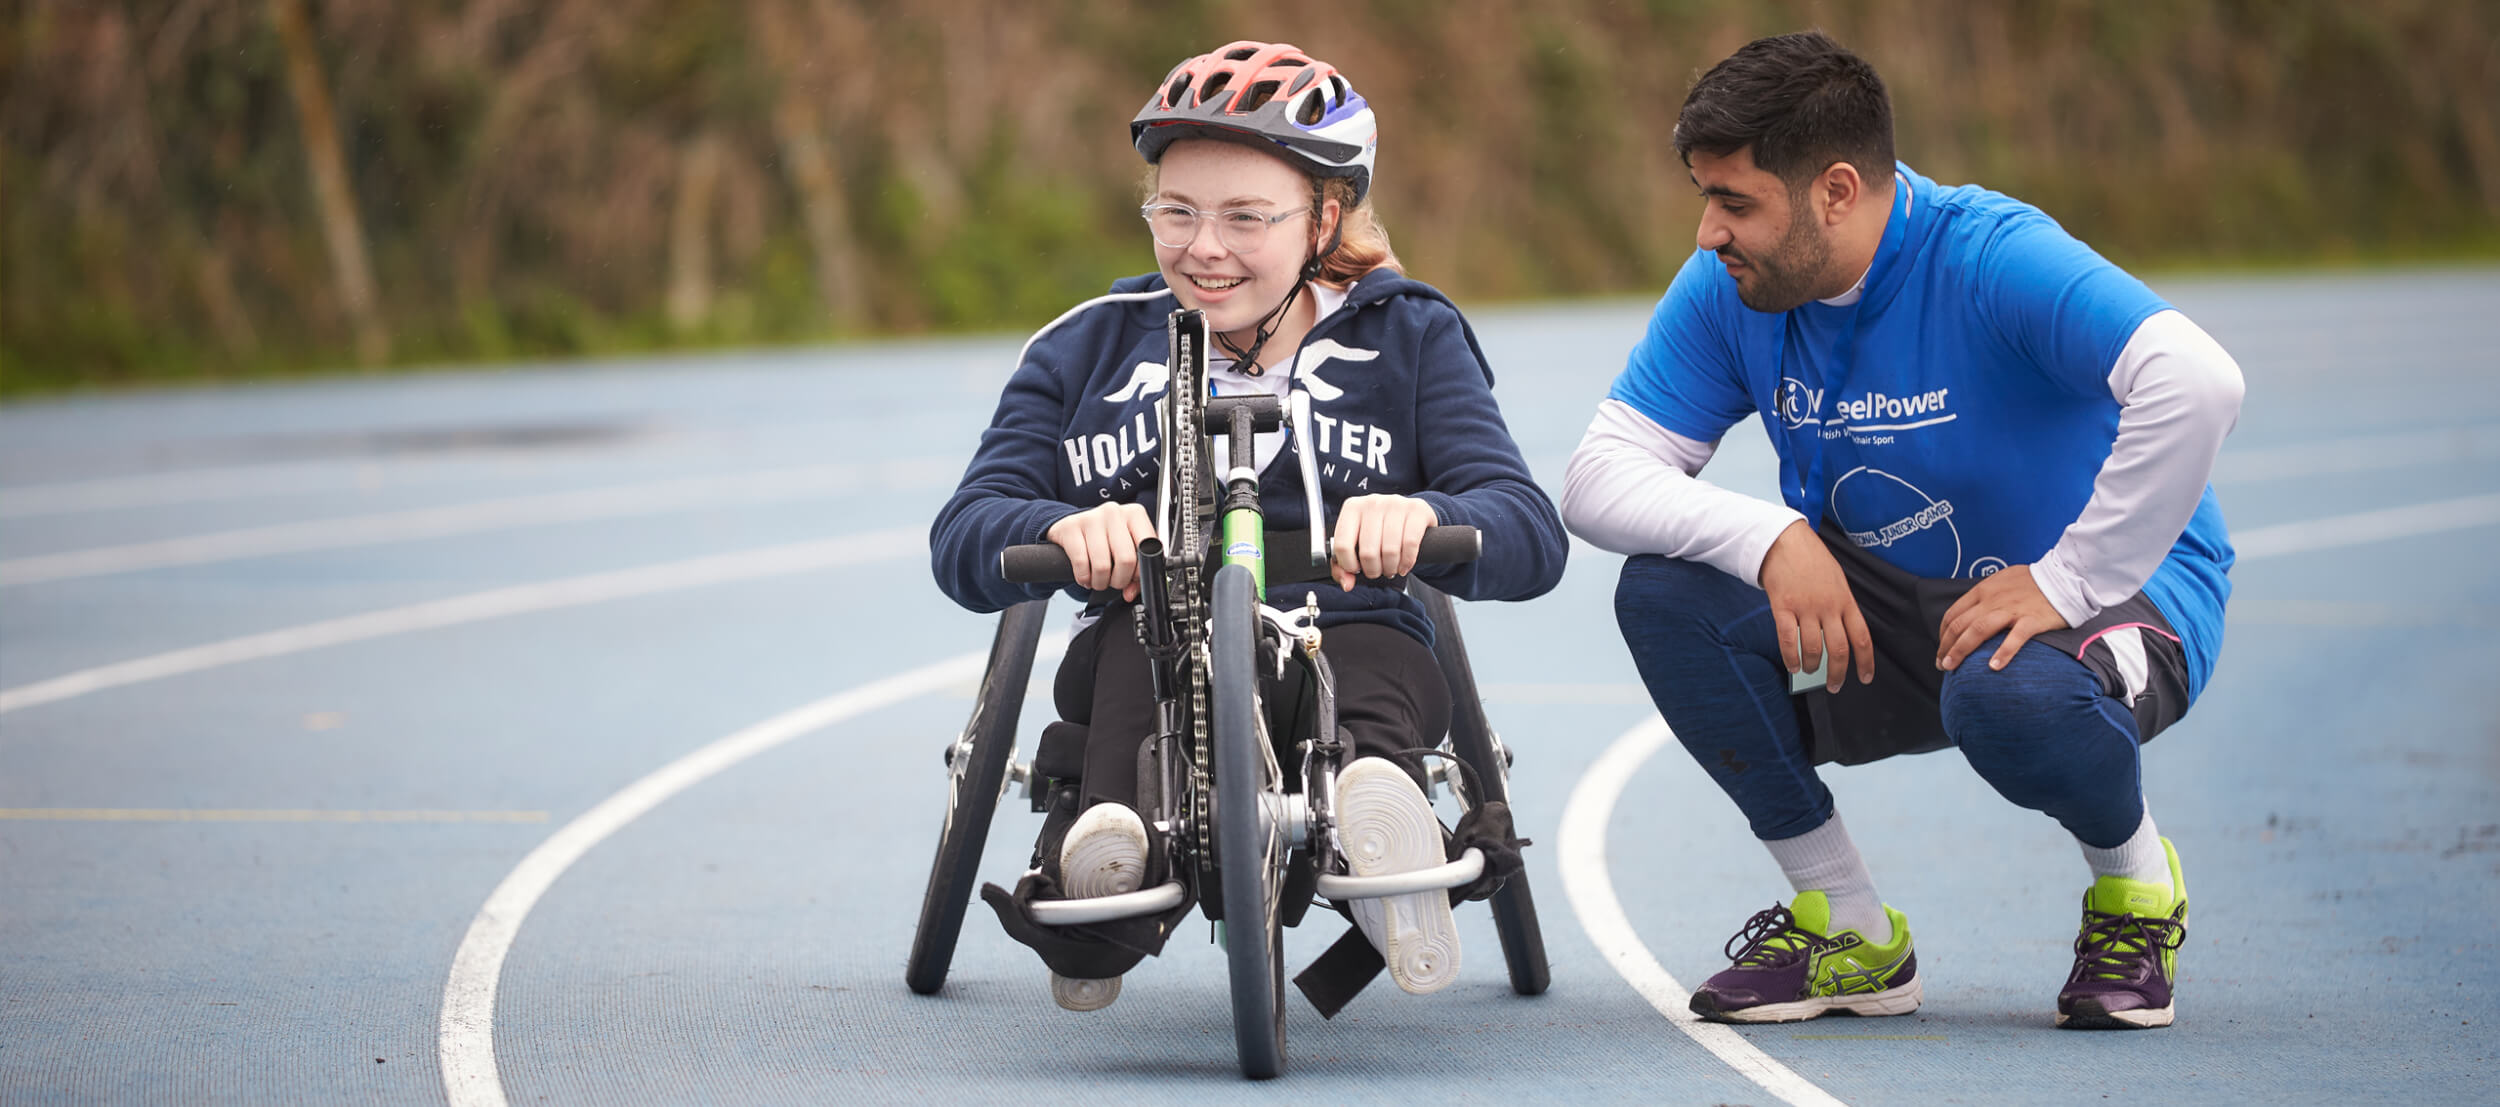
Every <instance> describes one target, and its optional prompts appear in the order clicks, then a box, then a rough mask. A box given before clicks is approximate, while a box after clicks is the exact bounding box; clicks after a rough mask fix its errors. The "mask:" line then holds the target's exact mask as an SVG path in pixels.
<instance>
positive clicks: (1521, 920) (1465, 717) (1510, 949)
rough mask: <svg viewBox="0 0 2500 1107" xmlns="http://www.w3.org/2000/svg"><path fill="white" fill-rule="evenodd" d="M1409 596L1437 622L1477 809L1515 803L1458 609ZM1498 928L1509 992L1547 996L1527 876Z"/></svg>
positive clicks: (1439, 596) (1505, 894) (1501, 907)
mask: <svg viewBox="0 0 2500 1107" xmlns="http://www.w3.org/2000/svg"><path fill="white" fill-rule="evenodd" d="M1407 587H1408V590H1409V591H1411V592H1413V593H1414V594H1415V598H1417V599H1419V600H1421V601H1423V605H1424V611H1425V613H1426V614H1428V615H1430V616H1432V622H1433V640H1432V653H1433V657H1434V659H1435V660H1436V661H1438V662H1440V666H1441V676H1442V679H1443V681H1444V682H1445V683H1447V684H1448V685H1449V686H1450V752H1452V753H1455V754H1457V755H1458V758H1459V760H1460V761H1463V762H1465V763H1466V764H1467V766H1468V770H1469V772H1468V777H1469V782H1470V783H1471V784H1473V785H1474V786H1475V789H1476V797H1475V801H1476V802H1477V803H1492V802H1495V801H1500V802H1503V803H1508V802H1510V781H1509V766H1507V765H1506V764H1504V758H1503V757H1502V754H1501V751H1500V749H1499V748H1498V747H1496V746H1495V745H1494V740H1493V726H1492V723H1491V722H1490V720H1488V719H1486V718H1485V714H1484V698H1483V696H1482V695H1481V694H1480V693H1478V692H1477V690H1476V674H1475V671H1474V670H1473V669H1471V668H1470V667H1469V666H1468V664H1467V640H1466V639H1465V638H1464V637H1463V636H1461V635H1460V633H1459V630H1458V615H1457V607H1456V605H1455V604H1453V603H1452V602H1451V600H1450V597H1449V596H1448V595H1447V594H1445V593H1443V592H1441V591H1439V590H1438V589H1435V588H1433V587H1431V586H1430V585H1426V584H1423V583H1422V582H1420V581H1417V582H1414V583H1412V584H1409V585H1408V586H1407ZM1493 926H1494V930H1495V931H1496V932H1497V933H1499V934H1500V935H1501V938H1502V960H1503V961H1504V962H1505V963H1506V964H1507V965H1508V966H1509V968H1510V989H1511V991H1513V992H1516V993H1518V994H1520V995H1523V996H1533V995H1543V994H1545V989H1546V987H1547V986H1548V985H1549V984H1550V983H1551V982H1552V979H1553V978H1552V971H1551V969H1550V968H1549V966H1548V965H1547V963H1546V960H1545V933H1544V931H1543V930H1542V929H1541V928H1540V927H1539V926H1538V925H1537V920H1536V901H1535V900H1534V899H1533V898H1532V897H1531V896H1530V895H1529V893H1528V874H1527V873H1526V872H1524V871H1522V872H1518V873H1513V874H1511V877H1510V879H1509V880H1506V881H1503V882H1502V888H1501V890H1500V891H1498V892H1495V893H1493Z"/></svg>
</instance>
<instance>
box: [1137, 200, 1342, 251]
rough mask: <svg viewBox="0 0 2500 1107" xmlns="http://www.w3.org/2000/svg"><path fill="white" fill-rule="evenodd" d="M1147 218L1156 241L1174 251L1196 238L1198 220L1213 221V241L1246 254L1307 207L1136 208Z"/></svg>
mask: <svg viewBox="0 0 2500 1107" xmlns="http://www.w3.org/2000/svg"><path fill="white" fill-rule="evenodd" d="M1137 213H1138V214H1139V215H1142V216H1145V217H1146V229H1147V230H1149V231H1152V232H1154V236H1155V242H1156V243H1157V244H1159V245H1162V246H1165V247H1168V248H1170V249H1174V250H1186V249H1188V248H1189V244H1190V243H1192V242H1196V241H1197V240H1198V223H1199V221H1200V220H1205V219H1212V220H1215V240H1216V241H1217V242H1221V243H1223V244H1224V248H1225V249H1227V250H1230V251H1232V252H1234V253H1236V254H1247V253H1251V252H1253V251H1255V250H1257V249H1258V248H1259V247H1260V246H1263V245H1265V244H1266V243H1267V232H1268V231H1269V230H1271V229H1273V228H1274V227H1275V226H1276V224H1278V223H1282V222H1284V221H1285V220H1288V219H1291V218H1293V217H1294V216H1297V215H1308V214H1310V209H1308V208H1290V209H1287V210H1285V211H1280V212H1277V213H1276V214H1274V215H1269V214H1268V213H1266V212H1263V211H1260V210H1259V209H1257V208H1226V209H1224V210H1222V211H1199V210H1198V209H1196V208H1193V207H1190V206H1189V205H1187V204H1182V203H1175V202H1172V201H1168V200H1167V201H1165V202H1163V203H1159V204H1147V205H1146V206H1144V207H1141V208H1139V209H1137Z"/></svg>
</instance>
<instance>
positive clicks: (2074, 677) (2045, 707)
mask: <svg viewBox="0 0 2500 1107" xmlns="http://www.w3.org/2000/svg"><path fill="white" fill-rule="evenodd" d="M2004 641H2005V639H2004V637H2003V636H2002V635H2000V636H1998V637H1995V638H1991V639H1989V640H1988V641H1987V642H1986V643H1984V644H1982V645H1981V646H1980V647H1979V648H1978V649H1976V650H1974V651H1972V652H1971V655H1970V656H1969V657H1966V658H1964V659H1963V660H1962V663H1961V664H1960V665H1958V666H1955V667H1954V670H1953V671H1952V672H1950V673H1947V674H1945V678H1944V687H1943V691H1942V695H1941V697H1940V699H1939V701H1938V703H1937V708H1938V712H1939V714H1940V715H1941V716H1942V717H1943V720H1944V729H1945V733H1946V734H1947V735H1949V736H1951V737H1952V739H1953V744H1954V745H1956V746H1959V747H1961V749H1962V752H1963V754H1964V756H1966V757H1968V758H1970V760H1971V762H1972V764H1973V765H1974V766H1975V767H1978V768H1980V769H1981V770H1982V771H1983V772H1984V771H1986V770H1987V768H1988V767H1989V766H1990V765H1991V764H1992V763H2002V762H2022V761H2027V760H2029V759H2030V758H2031V757H2032V756H2034V755H2035V754H2036V753H2037V752H2038V751H2039V750H2040V748H2041V747H2042V746H2044V745H2058V744H2062V743H2060V742H2058V741H2056V740H2057V739H2060V738H2064V739H2069V740H2071V739H2074V738H2078V737H2083V736H2081V735H2076V734H2072V733H2069V732H2071V731H2073V730H2075V729H2076V728H2078V727H2090V728H2095V729H2098V728H2102V727H2106V726H2108V725H2109V723H2108V715H2109V712H2107V711H2105V710H2103V707H2104V705H2103V704H2102V702H2101V701H2102V700H2103V699H2104V698H2105V697H2103V696H2102V695H2101V687H2100V682H2099V681H2098V680H2097V679H2096V678H2094V677H2093V675H2092V671H2091V670H2090V669H2087V668H2085V667H2084V665H2083V664H2082V663H2081V662H2079V661H2076V660H2075V659H2074V658H2072V657H2068V656H2066V655H2065V654H2064V653H2061V652H2059V651H2057V650H2055V649H2053V648H2051V647H2048V646H2044V645H2040V644H2037V643H2027V644H2025V645H2024V646H2023V648H2022V649H2021V650H2019V651H2016V653H2015V655H2014V659H2013V660H2012V661H2009V662H2007V663H2006V666H2005V668H2003V669H1991V668H1989V667H1988V659H1989V658H1991V657H1993V656H1995V654H1996V651H1997V648H1998V647H1999V646H2001V645H2003V644H2004ZM2121 714H2123V713H2121Z"/></svg>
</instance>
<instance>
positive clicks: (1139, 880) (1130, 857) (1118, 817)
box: [1059, 804, 1146, 899]
mask: <svg viewBox="0 0 2500 1107" xmlns="http://www.w3.org/2000/svg"><path fill="white" fill-rule="evenodd" d="M1145 879H1146V825H1145V824H1144V823H1143V822H1141V821H1139V820H1138V818H1137V816H1136V815H1135V814H1134V813H1132V812H1130V811H1129V810H1128V809H1127V808H1124V807H1116V806H1113V805H1111V804H1100V805H1097V806H1095V807H1092V808H1089V809H1087V810H1086V812H1085V814H1083V815H1081V816H1078V818H1077V820H1076V825H1075V826H1072V827H1069V828H1068V837H1067V840H1066V841H1065V842H1064V843H1062V844H1061V845H1060V847H1059V890H1060V893H1061V894H1062V895H1065V896H1067V897H1068V898H1069V899H1091V898H1093V897H1096V896H1116V895H1120V894H1122V893H1126V892H1134V891H1136V890H1137V888H1138V886H1139V885H1141V884H1143V883H1144V882H1145Z"/></svg>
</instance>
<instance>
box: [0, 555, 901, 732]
mask: <svg viewBox="0 0 2500 1107" xmlns="http://www.w3.org/2000/svg"><path fill="white" fill-rule="evenodd" d="M928 542H929V539H928V534H927V532H925V531H923V530H921V529H919V528H917V527H903V528H896V529H893V530H881V531H872V532H869V533H867V534H855V535H848V536H845V537H841V538H826V539H819V540H817V541H813V542H795V543H791V544H789V545H783V546H766V547H764V548H762V549H755V550H740V551H738V552H736V553H727V554H715V555H713V556H710V557H698V558H693V559H690V560H686V561H671V562H666V563H663V564H659V565H646V566H643V567H641V568H637V569H621V570H617V571H614V572H606V573H592V574H590V575H588V576H579V577H567V578H564V579H561V580H551V581H542V582H539V583H536V584H523V585H518V586H515V587H511V588H497V589H493V590H491V591H486V592H472V593H470V594H468V595H465V596H453V597H450V598H448V599H440V600H430V601H428V602H425V603H419V604H410V605H408V606H406V607H394V608H387V609H385V610H381V611H369V612H366V613H364V614H362V615H350V616H347V617H345V618H341V619H327V620H324V621H321V622H317V623H304V624H301V625H298V626H292V627H285V628H282V629H279V630H273V631H267V632H264V633H261V634H250V635H245V636H243V637H241V638H229V639H226V640H225V641H223V642H211V643H208V644H207V645H202V646H192V647H189V648H187V649H179V650H173V651H170V652H167V653H160V654H156V655H153V656H150V657H142V658H137V659H135V660H131V661H122V662H116V663H114V664H111V665H100V666H97V667H95V668H92V669H81V670H79V671H77V672H74V673H69V674H66V675H63V676H57V677H54V678H52V679H50V680H39V681H36V682H34V683H32V684H21V685H19V686H17V687H15V688H9V689H0V714H5V713H7V712H10V711H16V710H18V709H20V708H26V707H33V706H35V705H37V704H45V703H55V702H58V701H60V700H65V699H69V698H71V697H74V696H83V695H86V694H87V693H89V692H96V691H101V690H103V689H106V688H118V687H121V686H123V685H127V684H138V683H140V682H142V681H150V680H157V679H160V678H163V677H169V676H178V675H181V674H183V673H196V672H199V671H201V670H203V669H214V668H217V667H219V666H223V665H232V664H235V663H237V662H242V661H257V660H260V659H262V658H268V657H277V656H280V655H283V654H290V653H300V652H303V651H305V650H313V649H321V648H323V647H326V646H337V645H343V644H345V643H348V642H361V641H364V640H366V639H369V638H380V637H383V636H385V635H392V634H405V633H408V632H410V631H417V630H433V629H436V628H439V627H448V626H457V625H459V624H461V623H474V622H477V621H479V620H481V619H498V618H502V617H504V616H507V615H520V614H525V613H529V612H536V611H551V610H554V609H556V608H562V607H579V606H581V605H584V604H594V603H605V602H607V601H610V600H620V599H626V598H628V597H633V596H650V595H657V594H659V593H662V592H675V591H679V590H681V589H686V588H698V587H701V586H704V585H707V584H725V583H728V582H730V581H741V580H757V579H761V578H764V577H776V576H787V575H790V574H792V573H808V572H815V571H818V570H823V569H833V568H840V567H843V566H848V565H859V564H863V563H866V562H871V561H885V560H890V559H895V558H903V557H917V556H921V555H923V554H925V553H927V551H928V548H929V546H928Z"/></svg>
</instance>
